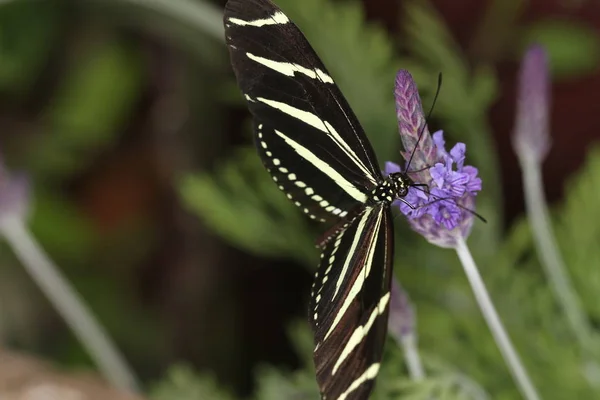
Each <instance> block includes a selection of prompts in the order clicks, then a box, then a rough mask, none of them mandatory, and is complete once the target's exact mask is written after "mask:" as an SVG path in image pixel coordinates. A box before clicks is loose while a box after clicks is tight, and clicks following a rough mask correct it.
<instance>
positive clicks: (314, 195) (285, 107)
mask: <svg viewBox="0 0 600 400" xmlns="http://www.w3.org/2000/svg"><path fill="white" fill-rule="evenodd" d="M224 22H225V35H226V40H227V44H228V47H229V50H230V55H231V60H232V65H233V69H234V72H235V74H236V78H237V80H238V84H239V86H240V88H241V90H242V92H243V94H244V96H245V98H246V100H247V102H248V108H249V109H250V111H251V113H252V114H253V116H254V119H255V142H256V145H257V148H258V152H259V154H260V155H261V158H262V160H263V163H264V164H265V166H266V167H267V168H268V169H269V171H270V172H271V175H272V176H273V177H274V179H275V180H276V183H277V184H278V185H279V186H280V188H281V189H282V190H283V191H284V192H286V194H288V197H292V200H293V201H294V202H295V203H296V205H298V206H300V207H302V208H303V209H305V212H306V213H307V214H311V215H314V216H315V217H318V218H319V219H324V220H329V221H332V220H335V219H336V218H338V216H340V214H342V216H343V215H344V212H349V211H350V209H352V208H353V207H355V206H356V205H357V204H361V203H364V202H366V200H367V196H368V194H369V193H370V191H371V190H372V189H373V188H374V187H375V186H376V184H377V182H378V181H379V180H381V173H380V172H379V169H378V167H377V160H376V158H375V155H374V153H373V150H372V148H371V146H370V144H369V143H368V142H367V140H366V137H365V135H364V132H363V130H362V128H361V126H360V124H359V123H358V121H357V119H356V117H355V116H354V113H353V112H352V110H351V109H350V107H349V105H348V103H347V101H346V100H345V99H344V97H343V95H342V94H341V92H340V91H339V89H338V88H337V86H336V85H335V83H334V82H333V79H332V77H331V75H330V74H329V73H328V72H327V70H326V68H325V67H324V66H323V64H322V63H321V61H320V60H319V58H318V57H317V55H316V54H315V52H314V50H313V49H312V48H311V47H310V45H309V44H308V42H307V41H306V39H305V38H304V36H303V35H302V33H301V32H300V30H299V29H298V28H297V27H296V25H294V24H293V23H292V22H291V21H290V20H289V19H288V17H287V16H285V14H283V12H282V11H281V10H280V9H279V8H277V7H276V6H275V5H274V4H273V3H271V2H270V1H267V0H230V1H229V2H228V3H227V5H226V9H225V17H224Z"/></svg>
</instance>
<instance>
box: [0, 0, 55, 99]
mask: <svg viewBox="0 0 600 400" xmlns="http://www.w3.org/2000/svg"><path fill="white" fill-rule="evenodd" d="M61 17H62V13H61V10H60V7H59V5H58V4H57V3H56V2H54V1H44V2H36V1H23V2H12V3H9V4H2V12H1V13H0V90H2V91H6V92H8V93H10V95H11V96H18V97H21V96H22V95H24V94H26V93H27V92H28V90H29V89H30V87H31V86H32V84H33V83H34V81H35V79H36V78H37V77H38V75H39V72H40V70H41V69H42V68H43V67H44V65H45V63H46V62H47V58H48V56H49V54H50V51H51V50H52V48H53V45H54V43H55V40H56V38H57V37H58V35H59V34H60V31H61V29H60V26H61V22H62V18H61Z"/></svg>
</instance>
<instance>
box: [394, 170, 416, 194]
mask: <svg viewBox="0 0 600 400" xmlns="http://www.w3.org/2000/svg"><path fill="white" fill-rule="evenodd" d="M387 180H389V181H390V184H391V187H392V189H393V191H394V198H401V197H406V195H407V194H408V189H409V188H410V187H411V186H413V185H414V182H413V180H412V179H410V177H409V176H408V175H407V174H405V173H403V172H396V173H393V174H390V175H388V177H387Z"/></svg>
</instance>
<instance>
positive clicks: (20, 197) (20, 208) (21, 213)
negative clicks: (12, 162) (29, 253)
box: [0, 165, 30, 223]
mask: <svg viewBox="0 0 600 400" xmlns="http://www.w3.org/2000/svg"><path fill="white" fill-rule="evenodd" d="M29 197H30V185H29V177H28V176H27V175H26V174H25V173H23V172H15V173H10V172H8V171H7V170H6V169H5V168H4V166H3V165H0V223H2V220H3V219H5V218H9V217H18V218H25V216H26V215H27V211H28V210H29Z"/></svg>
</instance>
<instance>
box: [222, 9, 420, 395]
mask: <svg viewBox="0 0 600 400" xmlns="http://www.w3.org/2000/svg"><path fill="white" fill-rule="evenodd" d="M224 24H225V36H226V43H227V46H228V49H229V53H230V57H231V64H232V67H233V70H234V73H235V76H236V79H237V83H238V86H239V87H240V89H241V91H242V93H243V96H244V97H245V99H246V101H247V104H248V108H249V110H250V112H251V114H252V115H253V124H254V142H255V144H256V149H257V151H258V154H259V155H260V158H261V159H262V162H263V164H264V166H265V167H266V169H267V170H268V172H269V173H270V175H271V177H272V178H273V181H274V182H275V184H276V185H278V187H279V189H281V190H282V191H283V192H284V193H285V195H286V196H287V197H288V198H289V199H290V201H292V202H293V203H294V204H295V205H296V206H298V207H299V208H300V209H301V210H302V211H303V212H304V213H305V214H306V215H307V216H308V217H309V218H310V219H313V220H316V221H319V222H324V223H328V224H330V225H332V228H331V229H330V230H329V231H328V233H327V234H326V235H325V238H324V239H323V240H322V241H321V242H320V245H321V246H320V247H321V258H320V263H319V266H318V269H317V272H316V275H315V279H314V284H313V287H312V290H311V296H310V304H309V307H310V310H309V322H310V325H311V327H312V330H313V333H314V341H315V349H314V362H315V367H316V375H317V382H318V384H319V388H320V391H321V396H322V398H323V399H327V400H350V399H366V398H368V396H369V394H370V393H371V391H372V389H373V386H374V382H375V378H376V376H377V374H378V372H379V369H380V362H381V357H382V352H383V345H384V342H385V338H386V334H387V321H388V310H389V303H390V287H391V279H392V259H393V254H394V232H393V224H392V215H391V207H390V206H391V204H392V202H393V201H395V200H403V198H404V197H405V196H406V195H407V194H408V189H409V188H410V187H411V186H418V184H415V183H414V182H413V181H412V179H411V178H410V177H409V176H408V175H407V174H406V173H404V172H398V173H392V174H390V175H388V176H387V177H384V176H383V175H382V173H381V171H380V169H379V163H378V161H377V158H376V156H375V153H374V151H373V148H372V147H371V144H370V143H369V141H368V139H367V137H366V135H365V133H364V131H363V129H362V127H361V126H360V123H359V122H358V120H357V118H356V116H355V115H354V112H353V111H352V109H351V108H350V106H349V105H348V102H347V101H346V99H345V98H344V96H343V95H342V93H341V91H340V89H339V88H338V87H337V85H336V84H335V83H334V80H333V78H332V77H331V75H330V74H329V73H328V72H327V69H326V68H325V66H324V65H323V63H322V62H321V60H320V59H319V57H318V56H317V54H316V53H315V51H314V50H313V49H312V47H311V46H310V44H309V43H308V41H307V40H306V38H305V37H304V35H303V34H302V32H301V31H300V30H299V29H298V27H297V26H296V25H295V24H294V23H292V21H290V19H289V18H288V17H287V16H286V15H285V14H284V13H283V12H282V11H281V10H280V9H279V8H278V7H277V6H276V5H275V4H273V3H272V2H271V1H269V0H229V1H228V2H227V5H226V6H225V14H224Z"/></svg>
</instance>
